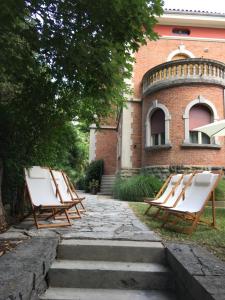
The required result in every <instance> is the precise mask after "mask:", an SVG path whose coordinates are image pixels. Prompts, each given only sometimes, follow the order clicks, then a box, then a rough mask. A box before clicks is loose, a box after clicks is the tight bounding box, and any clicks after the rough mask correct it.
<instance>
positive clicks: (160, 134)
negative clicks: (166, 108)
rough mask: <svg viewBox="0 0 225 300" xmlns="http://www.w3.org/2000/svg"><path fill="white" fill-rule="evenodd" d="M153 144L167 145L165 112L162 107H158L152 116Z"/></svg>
mask: <svg viewBox="0 0 225 300" xmlns="http://www.w3.org/2000/svg"><path fill="white" fill-rule="evenodd" d="M150 124H151V145H152V146H159V145H165V114H164V112H163V110H162V109H156V110H155V111H154V112H153V114H152V115H151V117H150Z"/></svg>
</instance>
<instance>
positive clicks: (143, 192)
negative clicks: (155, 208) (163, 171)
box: [113, 175, 162, 201]
mask: <svg viewBox="0 0 225 300" xmlns="http://www.w3.org/2000/svg"><path fill="white" fill-rule="evenodd" d="M161 185H162V183H161V182H160V180H159V179H158V178H156V177H154V176H150V175H136V176H133V177H131V178H128V179H122V178H120V177H118V178H117V179H116V182H115V184H114V188H113V195H114V197H115V198H117V199H120V200H125V201H142V199H143V197H154V196H155V195H156V193H157V192H158V190H159V189H160V187H161Z"/></svg>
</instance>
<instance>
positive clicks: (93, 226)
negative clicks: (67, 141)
mask: <svg viewBox="0 0 225 300" xmlns="http://www.w3.org/2000/svg"><path fill="white" fill-rule="evenodd" d="M85 196H86V200H85V201H84V205H85V207H86V209H87V212H85V213H84V214H82V218H81V219H77V220H74V221H73V226H71V227H64V228H55V229H54V228H53V229H40V230H37V229H36V227H34V225H33V220H32V218H30V219H29V220H25V221H24V222H22V223H20V224H19V225H16V226H13V227H11V228H10V229H9V230H8V231H7V232H6V233H4V234H2V235H0V239H12V240H13V239H26V238H28V237H34V236H36V237H41V236H54V235H60V237H61V238H63V239H70V238H78V239H79V238H80V239H117V240H119V239H123V240H140V241H159V240H160V238H159V237H158V236H157V235H156V234H155V233H154V232H153V231H150V230H149V229H148V228H147V226H145V225H144V224H143V223H142V222H140V221H139V220H138V219H137V217H136V216H135V215H134V213H133V211H132V210H131V209H130V208H129V205H128V203H126V202H123V201H117V200H114V199H110V198H106V197H104V196H95V195H89V194H85ZM53 222H57V221H53Z"/></svg>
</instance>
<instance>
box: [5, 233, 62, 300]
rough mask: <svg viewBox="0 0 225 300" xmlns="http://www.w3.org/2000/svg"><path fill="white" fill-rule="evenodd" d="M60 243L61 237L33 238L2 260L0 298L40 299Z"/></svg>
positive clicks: (14, 299)
mask: <svg viewBox="0 0 225 300" xmlns="http://www.w3.org/2000/svg"><path fill="white" fill-rule="evenodd" d="M58 242H59V239H58V238H57V237H46V238H43V237H41V238H36V237H33V238H31V239H29V240H26V241H24V242H23V243H22V244H21V245H19V246H17V247H16V248H15V249H14V250H12V251H11V252H9V253H7V254H5V255H3V256H2V257H0V299H2V300H37V299H39V298H38V295H40V294H42V293H43V292H44V291H45V290H46V287H47V283H46V280H45V279H46V275H47V272H48V270H49V268H50V265H51V264H52V262H53V261H54V259H55V257H56V248H57V245H58Z"/></svg>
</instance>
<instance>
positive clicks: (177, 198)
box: [166, 173, 193, 207]
mask: <svg viewBox="0 0 225 300" xmlns="http://www.w3.org/2000/svg"><path fill="white" fill-rule="evenodd" d="M192 177H193V174H192V173H190V174H185V175H183V178H182V179H181V181H180V183H179V184H178V185H177V187H176V189H175V190H174V193H172V194H171V195H170V197H169V198H168V200H167V201H166V206H167V207H172V206H174V205H175V204H176V205H178V204H179V203H180V202H181V201H182V200H183V199H182V197H181V196H182V195H181V194H182V192H183V190H184V188H186V189H189V188H190V186H189V185H188V184H189V182H190V181H191V179H192ZM187 185H188V186H187Z"/></svg>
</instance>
